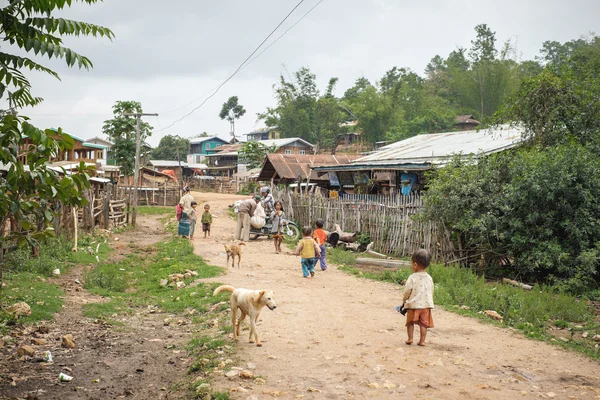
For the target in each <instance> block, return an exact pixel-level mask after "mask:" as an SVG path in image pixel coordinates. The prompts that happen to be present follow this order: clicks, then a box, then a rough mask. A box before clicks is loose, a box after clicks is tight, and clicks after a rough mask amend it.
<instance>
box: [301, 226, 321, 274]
mask: <svg viewBox="0 0 600 400" xmlns="http://www.w3.org/2000/svg"><path fill="white" fill-rule="evenodd" d="M315 225H316V226H317V229H315V231H314V233H313V230H312V228H311V227H310V226H305V227H303V228H302V240H300V242H299V243H298V247H296V252H295V254H296V256H298V255H302V261H301V264H302V275H304V277H305V278H308V277H309V276H310V277H311V278H312V277H314V276H315V265H316V264H317V261H320V263H321V271H327V260H326V250H325V242H326V241H327V233H325V231H324V230H323V225H324V222H323V220H321V219H320V220H318V221H317V222H316V223H315Z"/></svg>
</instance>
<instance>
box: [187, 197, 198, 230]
mask: <svg viewBox="0 0 600 400" xmlns="http://www.w3.org/2000/svg"><path fill="white" fill-rule="evenodd" d="M191 206H192V208H191V209H190V212H189V217H190V240H193V239H194V231H195V230H196V220H197V219H198V211H196V207H198V203H196V202H195V201H192V203H191Z"/></svg>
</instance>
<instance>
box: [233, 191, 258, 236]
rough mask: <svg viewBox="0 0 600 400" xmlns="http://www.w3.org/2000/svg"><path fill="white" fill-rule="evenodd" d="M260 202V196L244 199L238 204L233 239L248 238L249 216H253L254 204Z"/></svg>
mask: <svg viewBox="0 0 600 400" xmlns="http://www.w3.org/2000/svg"><path fill="white" fill-rule="evenodd" d="M259 202H260V196H258V195H256V196H254V198H252V199H248V200H244V201H242V202H241V203H240V205H239V206H238V216H237V225H236V227H235V240H243V241H245V242H247V241H248V240H250V218H252V217H253V216H254V211H256V206H257V205H258V203H259Z"/></svg>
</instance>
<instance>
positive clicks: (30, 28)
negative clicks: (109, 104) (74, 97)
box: [0, 0, 114, 108]
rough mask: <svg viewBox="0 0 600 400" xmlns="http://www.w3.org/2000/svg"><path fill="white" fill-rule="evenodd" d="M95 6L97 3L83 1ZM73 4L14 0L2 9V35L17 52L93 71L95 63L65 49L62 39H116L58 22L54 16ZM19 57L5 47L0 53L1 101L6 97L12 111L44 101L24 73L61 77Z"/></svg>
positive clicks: (102, 31)
mask: <svg viewBox="0 0 600 400" xmlns="http://www.w3.org/2000/svg"><path fill="white" fill-rule="evenodd" d="M82 2H86V3H88V4H94V3H96V2H97V0H82ZM65 5H67V6H70V5H71V1H65V0H21V1H18V0H14V1H11V2H9V4H8V5H7V6H5V7H3V8H0V21H1V22H0V23H1V25H0V34H1V36H2V41H3V42H5V43H7V44H10V45H11V46H13V47H14V48H19V49H21V50H23V51H25V52H28V53H30V52H33V53H34V54H35V55H41V56H47V57H48V58H53V57H54V58H60V59H63V60H64V61H65V62H66V64H67V66H69V67H73V66H75V65H76V64H77V66H78V67H79V68H85V69H90V68H91V67H92V62H91V61H90V60H89V59H88V58H87V57H85V56H82V55H81V54H79V53H76V52H75V51H73V50H71V49H70V48H68V47H64V46H63V41H62V38H61V36H63V35H67V36H94V37H97V36H105V37H108V38H113V37H114V34H113V33H112V32H111V31H110V29H107V28H104V27H101V26H98V25H93V24H88V23H85V22H80V21H72V20H68V19H63V18H56V17H53V16H52V13H53V12H55V11H57V10H61V9H63V8H64V7H65ZM21 54H22V53H20V54H18V55H17V54H9V53H7V52H6V46H3V51H2V52H0V98H2V97H4V96H7V98H8V101H9V104H10V106H11V107H17V108H22V107H25V106H34V105H36V104H39V103H40V102H41V101H42V99H41V98H40V97H35V96H34V95H33V94H32V93H31V83H30V82H29V79H28V78H27V77H26V76H25V73H24V70H29V71H37V72H42V73H45V74H48V75H51V76H53V77H55V78H57V79H58V78H59V76H58V74H57V73H56V72H54V71H53V70H51V69H50V68H47V67H45V66H43V65H42V64H39V63H38V62H36V61H33V60H32V59H30V58H27V57H24V56H22V55H21Z"/></svg>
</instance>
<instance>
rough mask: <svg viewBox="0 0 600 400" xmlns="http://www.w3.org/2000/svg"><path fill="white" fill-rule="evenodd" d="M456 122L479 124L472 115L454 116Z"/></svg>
mask: <svg viewBox="0 0 600 400" xmlns="http://www.w3.org/2000/svg"><path fill="white" fill-rule="evenodd" d="M456 123H457V124H480V123H481V122H479V121H477V120H476V119H475V118H474V117H473V116H472V115H459V116H457V117H456Z"/></svg>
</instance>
